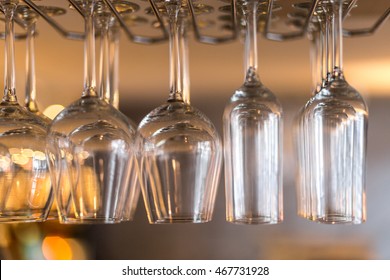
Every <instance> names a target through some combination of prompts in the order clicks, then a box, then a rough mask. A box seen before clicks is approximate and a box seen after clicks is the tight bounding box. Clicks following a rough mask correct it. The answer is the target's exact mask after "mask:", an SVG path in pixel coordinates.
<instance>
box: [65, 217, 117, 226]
mask: <svg viewBox="0 0 390 280" xmlns="http://www.w3.org/2000/svg"><path fill="white" fill-rule="evenodd" d="M120 222H121V219H117V218H84V219H77V218H64V217H62V218H61V219H60V224H69V225H71V224H73V225H74V224H79V225H80V224H83V225H84V224H88V225H91V224H119V223H120Z"/></svg>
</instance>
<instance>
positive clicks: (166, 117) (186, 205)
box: [137, 0, 221, 223]
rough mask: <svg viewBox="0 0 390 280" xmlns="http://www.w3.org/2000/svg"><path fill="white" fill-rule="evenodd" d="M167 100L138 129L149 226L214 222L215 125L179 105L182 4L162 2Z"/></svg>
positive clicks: (170, 0)
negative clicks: (166, 46)
mask: <svg viewBox="0 0 390 280" xmlns="http://www.w3.org/2000/svg"><path fill="white" fill-rule="evenodd" d="M164 3H165V7H166V11H167V14H168V19H169V31H170V32H169V46H170V85H171V89H170V94H169V98H168V100H167V102H166V103H164V104H163V105H161V106H160V107H158V108H156V109H154V110H153V111H152V112H150V113H149V114H148V115H147V116H146V117H145V118H144V119H143V120H142V122H141V123H140V126H139V128H138V137H137V139H138V140H137V142H138V144H139V153H140V168H141V172H140V173H141V175H140V176H141V181H142V184H141V188H142V193H143V196H144V202H145V208H146V210H147V213H148V218H149V222H150V223H201V222H208V221H210V220H211V218H212V214H213V209H214V201H215V195H216V190H217V186H218V181H219V172H220V166H221V141H220V138H219V136H218V134H217V132H216V130H215V128H214V126H213V124H212V123H211V122H210V121H209V120H208V119H207V118H206V116H204V115H203V114H202V113H201V112H200V111H199V110H197V109H196V108H194V107H193V106H191V105H189V104H187V103H185V102H184V101H183V88H182V85H183V80H182V78H183V77H182V71H183V68H182V61H181V59H180V58H181V56H180V53H179V47H180V46H179V45H180V44H179V32H178V31H179V29H180V24H181V23H182V21H180V20H178V14H179V11H180V8H181V7H182V6H183V2H182V1H179V0H166V1H165V2H164Z"/></svg>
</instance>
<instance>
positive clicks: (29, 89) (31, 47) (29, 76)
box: [16, 5, 66, 220]
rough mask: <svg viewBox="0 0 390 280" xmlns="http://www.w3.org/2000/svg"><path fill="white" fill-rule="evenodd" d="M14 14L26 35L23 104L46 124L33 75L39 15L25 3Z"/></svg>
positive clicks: (55, 10)
mask: <svg viewBox="0 0 390 280" xmlns="http://www.w3.org/2000/svg"><path fill="white" fill-rule="evenodd" d="M40 9H42V10H43V11H45V13H46V14H48V15H49V16H59V15H63V14H65V13H66V10H65V9H62V8H59V7H52V6H40ZM16 16H17V17H18V18H19V19H20V20H21V22H22V23H23V24H24V26H25V27H26V30H27V33H26V34H27V37H26V87H25V103H24V106H25V107H26V109H27V110H28V111H30V112H31V113H33V114H35V115H36V116H37V117H38V118H41V120H42V121H43V122H45V123H46V124H47V125H49V124H50V122H51V119H49V118H48V117H46V116H45V115H44V114H43V113H42V112H41V111H40V110H39V106H38V102H37V100H36V77H35V43H34V41H35V35H36V22H37V20H38V18H39V15H38V14H37V13H36V12H35V11H34V10H32V9H31V8H30V7H28V6H26V5H19V6H18V7H17V9H16ZM57 218H58V211H57V203H56V201H55V199H53V204H52V208H51V209H50V212H49V215H48V216H47V219H48V220H52V219H57Z"/></svg>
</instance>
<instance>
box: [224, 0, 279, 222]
mask: <svg viewBox="0 0 390 280" xmlns="http://www.w3.org/2000/svg"><path fill="white" fill-rule="evenodd" d="M237 4H238V6H239V8H240V9H242V13H243V16H244V18H245V21H246V40H245V71H246V73H245V81H244V84H243V85H242V86H241V87H240V88H239V89H237V90H236V91H235V93H234V94H233V96H232V97H231V99H230V102H229V103H228V104H227V105H226V107H225V111H224V115H223V128H224V143H225V150H224V151H225V184H226V205H227V211H226V219H227V221H229V222H232V223H237V224H276V223H279V222H281V221H282V220H283V202H282V108H281V105H280V104H279V101H278V100H277V98H276V97H275V96H274V94H273V93H272V92H271V91H270V90H269V89H267V88H266V87H265V86H264V85H263V84H262V83H261V82H260V79H259V76H258V66H257V18H258V17H257V14H258V10H259V1H256V0H247V1H238V2H237Z"/></svg>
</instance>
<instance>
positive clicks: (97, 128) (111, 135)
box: [47, 0, 135, 223]
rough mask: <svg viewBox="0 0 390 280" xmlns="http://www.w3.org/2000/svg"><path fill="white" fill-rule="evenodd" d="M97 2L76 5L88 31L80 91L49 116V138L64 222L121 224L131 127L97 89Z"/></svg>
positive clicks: (130, 157)
mask: <svg viewBox="0 0 390 280" xmlns="http://www.w3.org/2000/svg"><path fill="white" fill-rule="evenodd" d="M70 2H71V3H72V5H77V3H76V2H75V1H73V0H72V1H70ZM95 4H96V1H95V0H84V1H81V5H80V8H81V9H82V11H83V15H84V20H85V34H86V38H85V43H84V51H85V60H84V91H83V93H82V96H81V98H80V99H78V100H77V101H75V102H74V103H72V104H71V105H70V106H69V107H67V108H65V109H64V110H63V111H62V112H61V113H60V114H59V115H58V116H57V117H56V118H55V119H54V120H53V122H52V124H51V126H50V128H49V134H48V140H47V153H48V156H49V159H50V171H51V176H52V181H53V185H54V189H55V195H56V198H57V204H58V208H59V213H60V217H59V218H60V222H62V223H118V222H120V221H121V219H122V215H123V207H124V202H125V194H126V193H127V189H128V183H129V176H130V172H131V169H132V165H133V162H134V139H135V131H133V129H132V126H131V125H130V124H129V122H128V119H127V118H126V117H125V116H124V115H123V114H122V113H121V112H119V111H118V110H116V109H115V108H114V107H113V106H112V105H110V104H108V103H107V102H106V101H104V100H102V99H101V98H100V97H99V96H98V94H97V91H96V87H95V86H96V85H95V83H96V82H95V37H94V19H93V16H94V8H95Z"/></svg>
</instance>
